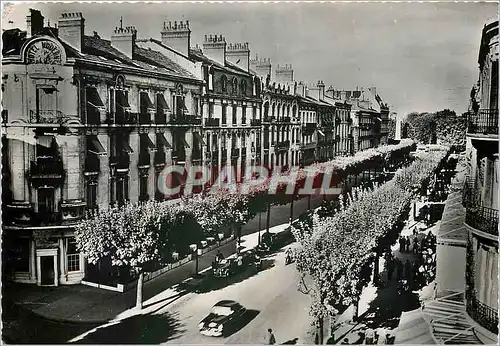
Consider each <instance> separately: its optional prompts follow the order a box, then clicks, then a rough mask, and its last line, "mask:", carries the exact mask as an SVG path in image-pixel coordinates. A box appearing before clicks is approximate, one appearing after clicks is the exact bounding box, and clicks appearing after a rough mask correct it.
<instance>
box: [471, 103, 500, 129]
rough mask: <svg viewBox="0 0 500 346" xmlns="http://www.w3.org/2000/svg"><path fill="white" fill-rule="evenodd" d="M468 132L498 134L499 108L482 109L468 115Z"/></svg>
mask: <svg viewBox="0 0 500 346" xmlns="http://www.w3.org/2000/svg"><path fill="white" fill-rule="evenodd" d="M467 133H470V134H476V135H495V136H498V109H480V110H479V111H478V112H477V113H475V114H474V113H469V114H468V115H467Z"/></svg>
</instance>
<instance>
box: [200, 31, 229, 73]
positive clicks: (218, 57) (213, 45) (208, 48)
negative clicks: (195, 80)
mask: <svg viewBox="0 0 500 346" xmlns="http://www.w3.org/2000/svg"><path fill="white" fill-rule="evenodd" d="M203 54H204V55H205V56H207V57H208V58H210V59H212V60H213V61H215V62H217V63H219V64H221V65H222V66H224V65H225V63H226V39H225V38H224V37H223V36H222V35H205V42H203Z"/></svg>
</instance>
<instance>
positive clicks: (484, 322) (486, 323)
mask: <svg viewBox="0 0 500 346" xmlns="http://www.w3.org/2000/svg"><path fill="white" fill-rule="evenodd" d="M467 313H468V314H469V316H470V317H471V318H472V319H473V320H474V321H476V322H477V323H479V325H481V326H482V327H484V328H486V329H488V330H489V331H490V332H492V333H493V334H498V311H497V310H495V309H492V308H491V307H489V306H488V305H486V304H484V303H481V302H480V301H479V300H478V299H477V298H476V296H475V295H474V294H467Z"/></svg>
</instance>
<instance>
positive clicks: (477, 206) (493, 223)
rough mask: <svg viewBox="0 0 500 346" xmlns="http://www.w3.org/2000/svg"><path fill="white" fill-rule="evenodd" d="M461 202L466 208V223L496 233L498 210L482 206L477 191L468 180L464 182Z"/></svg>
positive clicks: (492, 233)
mask: <svg viewBox="0 0 500 346" xmlns="http://www.w3.org/2000/svg"><path fill="white" fill-rule="evenodd" d="M462 204H463V206H464V207H465V208H466V212H465V223H466V224H467V225H469V226H470V227H472V228H475V229H477V230H479V231H481V232H485V233H488V234H491V235H494V236H497V235H498V210H497V209H493V208H488V207H485V206H483V204H482V203H481V199H480V197H479V191H477V188H476V187H475V186H474V184H473V183H472V182H471V181H470V180H467V181H466V182H465V186H464V190H463V195H462Z"/></svg>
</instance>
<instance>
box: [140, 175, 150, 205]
mask: <svg viewBox="0 0 500 346" xmlns="http://www.w3.org/2000/svg"><path fill="white" fill-rule="evenodd" d="M148 199H149V198H148V176H147V175H141V176H140V177H139V200H141V201H147V200H148Z"/></svg>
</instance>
